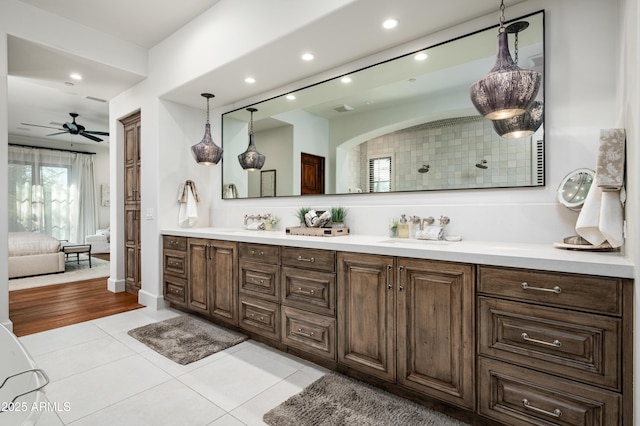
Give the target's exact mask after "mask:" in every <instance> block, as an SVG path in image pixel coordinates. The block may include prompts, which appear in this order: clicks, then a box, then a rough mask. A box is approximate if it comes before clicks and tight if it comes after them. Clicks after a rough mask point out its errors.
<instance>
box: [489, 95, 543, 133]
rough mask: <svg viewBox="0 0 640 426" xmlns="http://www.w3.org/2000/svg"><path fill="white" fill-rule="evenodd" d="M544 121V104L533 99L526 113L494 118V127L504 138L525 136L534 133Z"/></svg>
mask: <svg viewBox="0 0 640 426" xmlns="http://www.w3.org/2000/svg"><path fill="white" fill-rule="evenodd" d="M543 121H544V104H543V103H542V102H540V101H533V103H532V104H531V106H529V108H527V110H526V111H525V113H524V114H520V115H516V116H515V117H511V118H506V119H504V120H494V121H493V128H494V130H495V131H496V133H497V134H498V135H500V136H502V137H503V138H523V137H525V136H530V135H532V134H534V133H535V132H536V131H537V130H538V129H539V128H540V126H541V125H542V122H543Z"/></svg>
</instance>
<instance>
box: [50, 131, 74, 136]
mask: <svg viewBox="0 0 640 426" xmlns="http://www.w3.org/2000/svg"><path fill="white" fill-rule="evenodd" d="M65 133H69V132H66V131H65V132H58V133H50V134H48V135H45V136H56V135H64V134H65Z"/></svg>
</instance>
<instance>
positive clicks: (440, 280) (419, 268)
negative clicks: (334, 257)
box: [396, 258, 475, 410]
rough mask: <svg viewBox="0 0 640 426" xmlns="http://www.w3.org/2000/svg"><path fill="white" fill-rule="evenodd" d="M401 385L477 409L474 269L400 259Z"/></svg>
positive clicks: (398, 312)
mask: <svg viewBox="0 0 640 426" xmlns="http://www.w3.org/2000/svg"><path fill="white" fill-rule="evenodd" d="M398 272H399V282H398V283H397V284H396V285H397V287H398V308H397V319H398V322H397V333H398V336H397V344H398V383H400V384H402V385H404V386H406V387H408V388H411V389H414V390H416V391H418V392H420V393H423V394H426V395H430V396H433V397H435V398H437V399H440V400H443V401H448V402H450V403H452V404H456V405H459V406H462V407H465V408H469V409H471V410H473V409H475V393H474V389H475V380H474V378H475V368H474V366H475V361H474V360H475V350H474V348H475V337H474V336H475V331H474V330H475V328H474V318H475V309H474V306H475V304H474V295H475V292H474V283H475V279H474V271H473V267H472V266H470V265H463V264H456V263H447V262H434V261H428V260H416V259H405V258H400V259H398Z"/></svg>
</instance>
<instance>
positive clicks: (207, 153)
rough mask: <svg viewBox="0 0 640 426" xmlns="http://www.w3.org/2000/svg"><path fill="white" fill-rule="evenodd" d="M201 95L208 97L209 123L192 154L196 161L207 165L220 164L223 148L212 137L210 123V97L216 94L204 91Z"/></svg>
mask: <svg viewBox="0 0 640 426" xmlns="http://www.w3.org/2000/svg"><path fill="white" fill-rule="evenodd" d="M200 96H202V97H203V98H206V99H207V124H206V125H205V126H204V136H203V137H202V140H201V141H200V142H198V143H197V144H195V145H193V146H192V147H191V154H193V158H194V159H195V160H196V163H198V164H202V165H205V166H210V165H213V164H218V161H220V158H222V148H220V147H219V146H218V145H216V144H215V143H214V142H213V139H212V138H211V125H210V124H209V99H211V98H213V97H214V96H213V95H212V94H211V93H202V94H201V95H200Z"/></svg>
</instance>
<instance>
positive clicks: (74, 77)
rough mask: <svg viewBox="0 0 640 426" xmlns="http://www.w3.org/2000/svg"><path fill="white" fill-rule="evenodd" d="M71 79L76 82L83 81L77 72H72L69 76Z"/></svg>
mask: <svg viewBox="0 0 640 426" xmlns="http://www.w3.org/2000/svg"><path fill="white" fill-rule="evenodd" d="M69 77H71V78H72V79H74V80H82V76H81V75H80V74H78V73H77V72H72V73H71V74H69Z"/></svg>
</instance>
